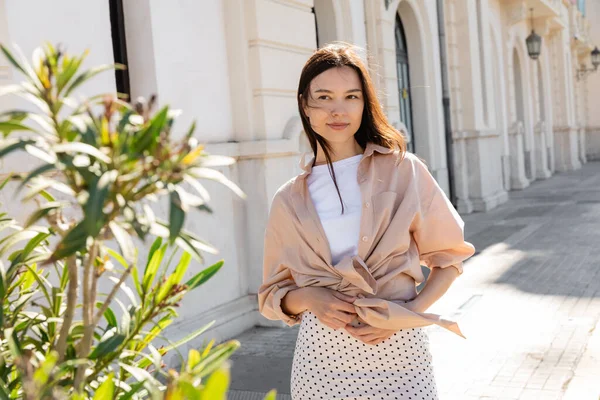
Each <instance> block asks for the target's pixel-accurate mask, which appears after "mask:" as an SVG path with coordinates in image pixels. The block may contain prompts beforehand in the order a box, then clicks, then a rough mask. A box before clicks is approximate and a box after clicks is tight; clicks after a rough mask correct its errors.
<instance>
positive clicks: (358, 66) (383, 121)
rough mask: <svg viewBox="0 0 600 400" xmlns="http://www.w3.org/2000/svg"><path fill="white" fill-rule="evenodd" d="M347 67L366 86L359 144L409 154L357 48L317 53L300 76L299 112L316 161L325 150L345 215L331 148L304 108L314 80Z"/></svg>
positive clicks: (357, 136)
mask: <svg viewBox="0 0 600 400" xmlns="http://www.w3.org/2000/svg"><path fill="white" fill-rule="evenodd" d="M344 66H347V67H350V68H352V69H353V70H355V71H356V73H357V74H358V77H359V79H360V81H361V84H362V91H363V98H364V102H365V107H364V110H363V115H362V121H361V124H360V127H359V128H358V131H356V133H355V134H354V138H355V140H356V142H357V143H358V144H359V145H360V146H361V147H362V148H363V149H364V148H365V147H366V146H367V143H373V144H377V145H380V146H383V147H387V148H390V149H398V150H400V154H401V155H404V152H405V151H406V140H405V139H404V137H403V136H402V134H401V133H400V132H399V131H398V130H397V129H396V128H394V127H393V126H392V125H391V124H390V123H389V121H388V120H387V117H386V116H385V114H384V113H383V109H382V107H381V104H380V103H379V99H378V98H377V93H376V91H375V88H374V86H373V81H372V80H371V77H370V76H369V72H368V70H367V67H366V66H365V64H364V62H363V61H362V59H361V58H360V56H359V55H358V53H357V51H356V47H355V46H353V45H351V44H348V43H343V42H335V43H332V44H329V45H327V46H325V47H322V48H320V49H318V50H317V51H315V52H314V53H313V55H312V56H311V57H310V58H309V59H308V61H306V64H304V68H302V73H301V74H300V82H299V83H298V96H297V97H298V109H299V112H300V118H301V120H302V125H303V127H304V132H305V133H306V136H307V137H308V141H309V143H310V147H311V148H312V151H313V154H314V155H315V160H316V156H317V148H318V147H317V143H318V144H320V145H321V148H322V149H323V153H324V154H325V159H326V160H327V165H328V168H329V173H330V174H331V177H332V178H333V183H334V185H335V188H336V190H337V193H338V197H339V198H340V203H341V205H342V213H344V203H343V201H342V196H341V194H340V190H339V188H338V185H337V181H336V179H335V172H334V170H333V166H332V165H331V157H330V152H331V147H330V146H329V144H328V143H327V141H326V140H325V139H324V138H323V137H322V136H321V135H319V134H318V133H317V132H315V131H314V130H313V129H312V126H311V125H310V121H309V120H308V117H307V116H306V113H305V112H304V106H308V98H309V97H310V96H311V93H310V84H311V82H312V80H313V79H314V78H315V77H316V76H317V75H319V74H321V73H323V72H325V71H327V70H328V69H331V68H339V67H344Z"/></svg>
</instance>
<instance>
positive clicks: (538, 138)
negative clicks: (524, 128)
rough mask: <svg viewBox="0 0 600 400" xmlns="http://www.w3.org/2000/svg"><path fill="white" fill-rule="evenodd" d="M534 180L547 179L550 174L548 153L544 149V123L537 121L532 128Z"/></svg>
mask: <svg viewBox="0 0 600 400" xmlns="http://www.w3.org/2000/svg"><path fill="white" fill-rule="evenodd" d="M533 141H534V147H533V148H534V157H535V168H536V169H535V178H536V179H548V178H549V177H550V176H552V174H551V173H550V171H549V170H548V151H547V148H546V123H545V122H544V121H539V122H538V123H537V124H536V125H535V127H534V128H533Z"/></svg>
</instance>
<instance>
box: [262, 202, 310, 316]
mask: <svg viewBox="0 0 600 400" xmlns="http://www.w3.org/2000/svg"><path fill="white" fill-rule="evenodd" d="M282 195H283V194H282V193H277V194H276V195H275V197H274V198H273V202H272V205H271V210H270V212H269V219H268V222H267V227H266V229H265V242H264V253H263V282H262V285H261V286H260V288H259V289H258V310H259V312H260V313H261V314H262V315H264V316H265V317H266V318H268V319H271V320H281V321H283V322H285V323H286V324H287V325H288V326H293V325H296V324H298V323H299V322H300V318H299V317H298V316H295V315H288V314H286V313H285V312H284V311H283V309H282V308H281V300H282V299H283V297H284V296H285V295H286V294H287V293H288V292H289V291H291V290H295V289H298V286H297V285H296V283H295V281H294V278H293V277H292V274H291V272H290V270H289V268H288V265H287V260H286V258H287V257H286V254H285V252H286V251H287V250H288V249H290V245H289V244H287V245H286V243H284V239H285V237H286V234H285V233H286V232H285V227H286V224H289V223H290V220H291V217H292V216H291V215H290V213H289V211H288V209H287V207H286V206H285V204H284V201H283V199H282Z"/></svg>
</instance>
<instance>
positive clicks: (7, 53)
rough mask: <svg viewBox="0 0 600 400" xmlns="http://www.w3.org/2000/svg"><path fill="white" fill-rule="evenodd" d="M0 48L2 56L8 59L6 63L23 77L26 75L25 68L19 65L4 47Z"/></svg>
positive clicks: (0, 46)
mask: <svg viewBox="0 0 600 400" xmlns="http://www.w3.org/2000/svg"><path fill="white" fill-rule="evenodd" d="M0 48H1V49H2V52H3V53H4V56H5V57H6V58H7V59H8V61H9V62H10V63H11V64H12V65H13V66H14V67H15V68H16V69H18V70H19V71H21V72H22V73H23V74H24V75H27V71H25V68H24V67H23V66H22V65H21V63H19V62H18V61H17V60H16V58H15V57H14V56H13V54H12V53H11V51H10V50H8V49H7V48H6V47H4V45H0Z"/></svg>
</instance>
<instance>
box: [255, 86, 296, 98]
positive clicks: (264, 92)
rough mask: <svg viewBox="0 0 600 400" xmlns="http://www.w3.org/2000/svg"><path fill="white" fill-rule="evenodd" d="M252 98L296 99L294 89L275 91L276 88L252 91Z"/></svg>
mask: <svg viewBox="0 0 600 400" xmlns="http://www.w3.org/2000/svg"><path fill="white" fill-rule="evenodd" d="M252 95H253V96H254V97H260V96H273V97H294V98H295V97H296V90H295V89H277V88H257V89H254V90H253V91H252Z"/></svg>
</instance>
